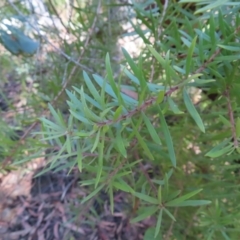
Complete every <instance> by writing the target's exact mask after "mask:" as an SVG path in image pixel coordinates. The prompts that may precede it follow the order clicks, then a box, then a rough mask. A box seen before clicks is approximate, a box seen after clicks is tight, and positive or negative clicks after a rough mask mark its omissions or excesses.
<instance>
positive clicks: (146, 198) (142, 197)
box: [133, 192, 159, 204]
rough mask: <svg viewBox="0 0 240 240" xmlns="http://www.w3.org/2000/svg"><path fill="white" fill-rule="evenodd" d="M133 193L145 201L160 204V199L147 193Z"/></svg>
mask: <svg viewBox="0 0 240 240" xmlns="http://www.w3.org/2000/svg"><path fill="white" fill-rule="evenodd" d="M133 195H134V196H136V197H138V198H139V199H141V200H143V201H145V202H148V203H152V204H159V202H158V199H156V198H153V197H150V196H148V195H146V194H143V193H139V192H134V193H133Z"/></svg>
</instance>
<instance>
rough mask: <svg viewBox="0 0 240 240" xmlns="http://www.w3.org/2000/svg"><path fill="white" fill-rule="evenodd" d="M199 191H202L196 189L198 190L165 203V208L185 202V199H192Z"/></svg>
mask: <svg viewBox="0 0 240 240" xmlns="http://www.w3.org/2000/svg"><path fill="white" fill-rule="evenodd" d="M201 191H202V189H198V190H195V191H192V192H190V193H188V194H185V195H183V196H181V197H179V198H175V199H174V200H171V201H169V202H167V203H165V206H168V207H174V206H178V204H179V203H181V202H183V201H185V200H186V199H189V198H191V197H193V196H194V195H196V194H198V193H199V192H201Z"/></svg>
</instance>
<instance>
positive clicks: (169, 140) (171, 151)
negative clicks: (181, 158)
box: [158, 107, 177, 167]
mask: <svg viewBox="0 0 240 240" xmlns="http://www.w3.org/2000/svg"><path fill="white" fill-rule="evenodd" d="M158 108H159V111H158V114H159V118H160V122H161V125H162V130H163V134H164V137H165V141H166V144H167V148H168V153H169V157H170V160H171V163H172V165H173V167H176V166H177V160H176V155H175V151H174V147H173V141H172V137H171V135H170V132H169V129H168V125H167V123H166V120H165V118H164V116H163V114H162V110H161V108H160V107H158Z"/></svg>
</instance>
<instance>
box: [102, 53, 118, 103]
mask: <svg viewBox="0 0 240 240" xmlns="http://www.w3.org/2000/svg"><path fill="white" fill-rule="evenodd" d="M105 64H106V70H107V80H108V81H109V83H110V85H111V87H112V89H113V91H114V93H115V94H116V96H117V97H118V100H119V102H120V103H122V99H121V98H119V97H120V94H119V90H118V89H119V87H117V86H116V82H115V80H114V78H113V72H112V68H111V63H110V57H109V54H108V53H107V55H106V59H105Z"/></svg>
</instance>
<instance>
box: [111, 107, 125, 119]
mask: <svg viewBox="0 0 240 240" xmlns="http://www.w3.org/2000/svg"><path fill="white" fill-rule="evenodd" d="M122 111H123V106H122V105H120V106H119V107H118V108H117V110H116V111H115V113H114V115H113V120H117V119H118V118H119V116H120V115H121V114H122Z"/></svg>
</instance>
